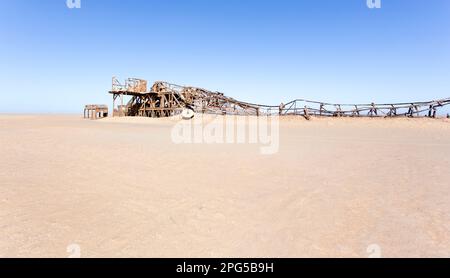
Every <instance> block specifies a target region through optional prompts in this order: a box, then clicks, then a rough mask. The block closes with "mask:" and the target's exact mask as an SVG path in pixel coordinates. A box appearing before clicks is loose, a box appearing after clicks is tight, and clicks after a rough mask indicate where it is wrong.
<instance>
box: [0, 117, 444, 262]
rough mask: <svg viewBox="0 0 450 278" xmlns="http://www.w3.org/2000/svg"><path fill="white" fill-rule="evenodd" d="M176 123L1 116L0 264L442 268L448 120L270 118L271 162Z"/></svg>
mask: <svg viewBox="0 0 450 278" xmlns="http://www.w3.org/2000/svg"><path fill="white" fill-rule="evenodd" d="M175 122H176V121H175V120H174V119H165V120H157V119H130V118H122V119H104V120H98V121H90V120H83V119H81V118H80V117H79V116H50V115H48V116H37V115H23V116H17V115H15V116H14V115H0V144H1V148H0V257H67V256H69V255H72V256H77V255H81V257H369V256H373V257H377V256H382V257H450V171H449V169H450V122H449V121H448V120H426V119H420V120H419V119H417V120H411V119H397V120H385V119H314V120H313V121H310V122H307V121H305V120H302V119H283V120H282V122H281V124H280V137H279V138H280V143H279V151H278V152H277V153H275V154H273V155H262V154H261V153H260V146H258V145H256V144H174V142H173V140H172V139H171V138H172V137H171V131H172V129H173V125H174V123H175ZM74 244H75V245H74ZM68 247H69V251H70V252H67V251H68V249H67V248H68ZM78 247H79V250H77V249H78ZM78 251H79V252H78Z"/></svg>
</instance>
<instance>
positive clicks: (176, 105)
mask: <svg viewBox="0 0 450 278" xmlns="http://www.w3.org/2000/svg"><path fill="white" fill-rule="evenodd" d="M110 94H112V95H113V116H141V117H169V116H173V115H176V114H179V113H181V111H183V109H191V110H193V111H194V112H197V113H208V114H221V115H254V116H264V115H280V116H285V115H298V116H303V117H305V118H307V119H309V118H310V117H313V116H317V117H392V118H393V117H411V118H412V117H430V118H435V117H436V116H437V111H438V109H440V108H442V107H444V106H447V105H449V104H450V98H446V99H441V100H433V101H426V102H412V103H393V104H375V103H370V104H333V103H325V102H318V101H310V100H304V99H296V100H293V101H291V102H289V103H286V104H280V105H277V106H271V105H261V104H254V103H248V102H242V101H238V100H235V99H233V98H230V97H227V96H225V95H224V94H223V93H220V92H212V91H209V90H205V89H202V88H196V87H189V86H180V85H176V84H171V83H167V82H163V81H158V82H155V83H154V84H153V86H152V87H151V89H150V90H148V89H147V81H145V80H142V79H136V78H129V79H127V80H125V82H124V83H120V82H119V81H118V79H117V78H115V77H113V80H112V89H111V91H110ZM124 96H131V99H130V100H129V101H128V102H127V103H126V104H124ZM117 98H120V105H118V106H117V108H116V100H117Z"/></svg>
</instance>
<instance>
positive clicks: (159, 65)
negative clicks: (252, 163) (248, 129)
mask: <svg viewBox="0 0 450 278" xmlns="http://www.w3.org/2000/svg"><path fill="white" fill-rule="evenodd" d="M381 1H382V8H381V9H369V8H367V5H366V0H341V1H338V0H292V1H288V0H278V1H275V0H271V1H264V0H178V1H177V0H128V1H123V0H81V3H82V7H81V9H68V8H67V6H66V0H0V37H1V44H0V81H1V83H2V85H1V89H0V94H1V102H0V112H6V113H11V112H20V113H22V112H32V113H36V112H44V113H45V112H50V113H61V112H67V113H78V112H79V111H81V110H82V109H83V106H84V104H88V103H99V104H102V103H104V104H108V105H111V102H112V101H111V97H110V96H109V95H108V94H107V91H108V90H109V89H110V85H111V84H110V83H111V77H112V76H118V77H119V78H120V79H125V78H127V77H139V78H144V79H147V80H149V81H150V82H153V81H156V80H164V81H169V82H172V83H177V84H180V85H193V86H200V87H204V88H207V89H211V90H218V91H221V92H224V93H226V94H227V95H229V96H232V97H235V98H237V99H240V100H244V101H250V102H258V103H264V104H274V105H277V104H279V103H280V102H286V101H288V100H291V99H294V98H307V99H312V100H320V101H327V102H345V103H353V102H364V103H365V102H371V101H375V102H396V101H416V100H429V99H437V98H444V97H449V96H450V90H449V88H450V1H448V0H381Z"/></svg>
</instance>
